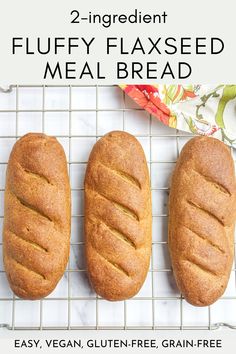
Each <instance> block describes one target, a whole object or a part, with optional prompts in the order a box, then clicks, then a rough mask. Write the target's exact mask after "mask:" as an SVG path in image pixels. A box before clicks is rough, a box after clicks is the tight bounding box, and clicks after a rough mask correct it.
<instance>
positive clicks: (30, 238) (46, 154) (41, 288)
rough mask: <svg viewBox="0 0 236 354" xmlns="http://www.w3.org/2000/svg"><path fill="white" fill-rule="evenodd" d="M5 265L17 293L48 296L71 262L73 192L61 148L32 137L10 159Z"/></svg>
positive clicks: (50, 139)
mask: <svg viewBox="0 0 236 354" xmlns="http://www.w3.org/2000/svg"><path fill="white" fill-rule="evenodd" d="M4 213H5V215H4V229H3V252H4V265H5V270H6V273H7V277H8V281H9V283H10V286H11V288H12V290H13V291H14V293H15V294H16V295H17V296H19V297H22V298H25V299H40V298H42V297H45V296H47V295H48V294H49V293H50V292H51V291H52V290H53V289H54V288H55V286H56V285H57V283H58V281H59V280H60V278H61V277H62V275H63V273H64V270H65V267H66V264H67V261H68V256H69V244H70V186H69V178H68V172H67V163H66V157H65V153H64V150H63V148H62V147H61V145H60V144H59V143H58V141H57V140H56V139H55V138H53V137H48V136H46V135H44V134H36V133H29V134H27V135H25V136H23V137H22V138H21V139H19V140H18V141H17V142H16V144H15V145H14V147H13V150H12V152H11V155H10V159H9V163H8V168H7V177H6V190H5V211H4Z"/></svg>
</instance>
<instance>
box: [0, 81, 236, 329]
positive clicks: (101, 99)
mask: <svg viewBox="0 0 236 354" xmlns="http://www.w3.org/2000/svg"><path fill="white" fill-rule="evenodd" d="M42 96H43V91H42V88H40V87H39V88H20V89H19V92H18V102H17V97H16V90H15V89H14V90H13V92H12V93H8V94H2V93H0V136H1V137H0V216H1V218H0V228H1V230H2V221H3V219H2V216H3V195H4V191H3V189H4V185H5V171H6V162H7V161H8V157H9V153H10V151H11V148H12V146H13V144H14V142H15V140H16V139H15V135H23V134H25V133H26V132H29V131H31V132H32V131H42V130H44V132H45V133H47V134H51V135H55V136H61V135H63V137H59V138H58V139H59V141H60V142H61V143H62V145H63V147H64V149H65V151H66V154H67V158H68V161H69V157H70V162H74V163H73V164H71V165H70V178H71V187H72V189H80V190H72V214H73V215H77V216H73V217H72V234H71V254H70V261H69V264H68V267H67V271H66V272H65V274H64V276H63V278H62V279H61V281H60V282H59V284H58V286H57V287H56V289H55V290H54V291H53V293H52V294H51V295H50V296H48V297H47V298H46V299H44V300H43V301H41V302H40V301H24V300H20V299H17V300H15V301H14V307H13V301H12V297H13V294H12V292H11V290H10V288H9V286H8V283H7V280H6V275H5V273H4V268H3V264H2V243H1V244H0V324H2V323H5V324H8V325H9V326H11V325H12V324H13V322H14V325H15V326H16V327H32V326H33V327H38V326H40V325H41V326H43V327H67V326H68V323H69V324H70V325H71V327H74V326H86V327H87V326H88V327H95V326H100V327H103V326H105V327H106V326H108V327H116V326H118V327H122V326H127V327H133V326H134V327H136V326H148V327H149V326H150V327H152V326H175V327H179V326H180V325H181V323H182V324H183V326H208V325H209V314H210V320H211V323H212V324H213V323H216V322H227V323H230V324H234V325H236V316H235V313H236V299H230V298H231V297H236V284H235V272H233V271H232V274H231V277H230V281H229V285H228V288H227V290H226V292H225V294H224V296H223V298H221V299H220V300H218V301H217V302H216V303H215V304H214V305H212V306H211V307H210V309H209V308H197V307H193V306H191V305H189V304H188V303H187V302H186V301H185V300H181V299H180V294H179V292H178V289H177V287H176V284H175V280H174V278H173V274H172V272H171V264H170V258H169V254H168V247H167V244H166V242H167V220H168V218H167V216H166V214H167V201H168V190H167V188H168V186H169V179H170V174H171V172H172V170H173V167H174V161H175V160H176V158H177V148H176V147H177V143H176V137H175V135H176V130H174V129H171V128H169V127H165V126H164V125H163V124H161V123H159V122H158V121H157V120H156V119H150V116H149V114H148V113H146V112H144V111H141V110H138V109H137V108H138V107H137V106H136V104H135V103H134V102H133V101H131V100H130V99H129V98H128V97H125V107H126V108H127V109H128V110H126V111H122V110H121V109H122V108H123V107H124V102H123V99H124V96H123V92H122V91H121V90H120V89H119V88H117V87H100V88H99V90H98V108H99V109H100V110H101V111H99V112H98V113H97V114H96V110H95V109H96V89H95V88H94V87H84V88H81V87H73V88H72V91H71V107H72V112H71V114H70V113H69V111H63V112H62V111H61V112H60V110H68V109H69V89H68V88H45V100H44V104H45V106H44V108H45V109H47V110H58V112H52V111H51V112H48V111H47V112H45V113H43V112H42V109H43V101H42ZM16 104H17V105H18V109H20V110H21V112H19V113H16V112H2V111H3V110H9V109H10V110H14V109H16ZM32 109H33V110H39V111H38V112H30V111H29V110H32ZM86 109H94V111H87V110H86ZM103 109H105V110H103ZM109 109H110V111H107V110H109ZM132 109H134V110H132ZM24 110H26V111H27V112H24ZM40 110H41V111H40ZM73 110H81V111H73ZM116 110H117V111H116ZM69 119H71V132H72V135H79V137H72V138H71V141H70V142H69V138H68V137H65V136H67V135H68V134H69V126H70V125H69ZM16 122H17V124H16ZM117 129H119V130H122V129H125V130H126V131H128V132H130V133H132V134H134V135H137V136H138V139H139V141H140V142H141V144H142V146H143V148H144V151H145V154H146V157H147V160H148V161H152V167H151V180H152V188H154V189H155V190H153V191H152V198H153V214H154V215H156V216H155V217H153V241H154V242H155V244H153V249H152V262H151V264H150V271H149V273H148V276H147V279H146V281H145V283H144V285H143V287H142V289H141V290H140V292H139V293H138V294H137V296H136V297H135V298H133V299H130V300H127V301H126V302H123V301H121V302H108V301H106V300H103V299H97V298H96V294H95V293H94V291H93V289H92V288H91V286H90V284H89V281H88V277H87V273H86V271H85V260H84V245H83V216H81V215H82V214H83V190H82V188H83V179H84V173H85V168H86V165H85V164H80V162H86V161H87V159H88V155H89V152H90V150H91V148H92V146H93V144H94V143H95V142H96V135H99V136H100V135H103V134H105V133H106V132H108V131H111V130H117ZM150 132H151V134H153V137H152V138H150V137H149V133H150ZM179 135H180V136H179V138H178V139H179V147H180V149H181V148H182V146H183V145H184V144H185V142H186V141H187V140H188V139H190V138H191V136H190V135H189V136H188V135H187V134H186V133H182V134H181V132H180V133H179ZM69 149H70V152H69ZM78 215H79V216H78ZM161 215H163V216H162V217H161ZM1 234H2V233H1ZM1 237H2V236H1V235H0V242H2V240H1ZM233 267H234V268H235V266H233ZM152 270H154V271H152ZM68 298H69V299H70V300H68ZM13 308H14V310H13ZM13 311H14V312H13Z"/></svg>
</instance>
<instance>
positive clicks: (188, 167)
mask: <svg viewBox="0 0 236 354" xmlns="http://www.w3.org/2000/svg"><path fill="white" fill-rule="evenodd" d="M235 217H236V184H235V174H234V162H233V159H232V157H231V153H230V149H229V148H228V147H227V146H226V145H225V144H224V143H222V142H220V141H219V140H217V139H214V138H209V137H196V138H194V139H191V140H190V141H189V142H188V143H187V144H186V145H185V146H184V148H183V150H182V152H181V154H180V157H179V159H178V161H177V164H176V168H175V170H174V173H173V176H172V183H171V190H170V199H169V250H170V255H171V260H172V266H173V271H174V276H175V278H176V282H177V285H178V287H179V290H180V291H181V292H182V293H183V295H184V297H185V298H186V300H187V301H188V302H189V303H191V304H192V305H196V306H206V305H210V304H212V303H214V302H215V301H216V300H217V299H218V298H219V297H220V296H221V295H222V294H223V293H224V291H225V288H226V286H227V283H228V279H229V276H230V272H231V268H232V262H233V254H234V223H235Z"/></svg>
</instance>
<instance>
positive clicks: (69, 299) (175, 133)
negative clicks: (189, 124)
mask: <svg viewBox="0 0 236 354" xmlns="http://www.w3.org/2000/svg"><path fill="white" fill-rule="evenodd" d="M36 87H38V88H42V108H41V109H31V110H26V109H19V91H20V89H22V88H36ZM47 87H55V88H57V87H66V88H68V89H69V107H68V109H46V108H45V88H47ZM73 87H81V88H83V87H94V88H95V90H96V108H91V109H90V108H89V109H72V106H71V89H72V88H73ZM101 87H110V86H108V85H101V86H97V85H87V86H85V85H71V86H64V85H60V86H54V85H48V86H46V85H15V86H12V87H11V89H15V90H16V102H15V108H14V109H9V110H6V109H3V110H0V113H15V114H16V122H15V124H16V125H15V135H7V136H6V135H5V136H2V135H0V139H6V138H10V139H11V138H12V139H14V140H17V139H18V138H19V137H20V136H22V135H20V134H19V130H18V117H19V113H24V112H30V113H34V112H39V113H42V126H41V131H42V132H45V113H47V112H55V113H57V112H67V113H68V114H69V115H68V117H69V134H68V135H56V134H55V136H56V137H57V138H68V139H69V156H68V168H69V174H70V170H71V165H79V164H86V163H87V162H86V161H73V160H72V159H71V139H72V138H80V137H82V138H85V137H93V138H96V140H97V139H98V138H100V137H101V136H102V135H101V134H98V113H99V112H122V113H123V130H126V127H125V122H126V119H127V117H125V113H126V112H130V111H136V112H137V111H143V109H141V108H138V107H137V108H127V107H126V103H125V94H124V93H123V100H122V107H119V108H116V109H111V108H110V109H99V105H98V92H99V88H101ZM6 94H7V93H6ZM72 112H95V114H96V134H95V135H78V134H73V131H72V129H71V115H72ZM151 124H152V118H151V116H150V119H149V126H148V134H134V135H135V136H136V137H137V138H144V137H145V138H149V140H150V144H149V145H150V148H149V159H148V161H147V162H148V164H149V167H150V176H151V175H152V174H151V169H152V164H154V163H159V164H167V163H172V164H175V162H176V161H168V160H165V161H158V160H155V159H153V158H152V144H151V141H152V138H163V137H168V138H171V139H174V140H175V142H176V152H177V154H176V155H177V157H178V155H179V150H180V149H179V138H180V137H181V138H183V137H189V135H187V134H180V133H179V132H178V131H177V130H174V129H173V134H161V135H159V134H155V133H152V129H151ZM6 164H7V163H6V162H0V165H6ZM78 190H80V191H82V190H83V188H72V191H78ZM168 190H169V189H168V188H152V191H167V192H168ZM0 191H2V192H3V191H4V189H1V190H0ZM2 217H3V216H0V218H1V219H2ZM83 217H84V215H83V214H73V215H72V218H83ZM153 217H156V218H160V220H162V219H163V218H167V217H168V215H167V214H166V213H162V214H155V213H153ZM83 244H84V242H71V245H78V246H79V245H83ZM166 244H167V241H153V242H152V245H166ZM0 245H2V243H0ZM70 259H71V256H70ZM70 259H69V262H68V267H67V269H66V271H65V274H67V276H68V296H67V297H58V298H57V297H53V298H50V297H49V298H45V299H42V300H39V303H40V312H39V326H31V327H28V326H16V310H15V307H16V303H17V302H19V301H22V300H21V299H19V298H17V297H16V296H15V295H14V294H12V297H9V298H8V297H6V298H5V297H2V298H0V303H1V302H3V303H4V302H5V301H11V302H12V321H11V323H0V327H6V328H8V329H15V330H17V329H19V330H22V329H25V330H29V329H40V330H44V329H67V330H70V329H72V330H73V329H97V330H98V329H152V330H154V329H180V330H184V329H206V330H211V329H216V328H219V327H222V326H227V327H229V328H233V329H236V327H235V326H233V325H231V324H230V323H221V322H219V323H212V322H211V316H212V313H211V307H210V306H209V308H208V324H207V325H204V326H203V325H193V326H192V325H191V326H190V325H184V324H183V317H184V309H183V297H182V295H181V294H179V295H178V296H155V295H154V278H153V276H154V273H162V272H164V273H165V272H172V269H170V268H166V269H165V268H163V269H160V268H159V269H158V268H155V267H154V265H153V253H152V257H151V268H150V270H149V273H151V279H152V281H151V284H152V286H151V289H152V291H151V292H152V295H151V296H150V297H147V296H136V297H134V298H133V299H130V300H126V301H124V308H123V311H124V321H123V325H117V326H112V325H109V326H104V325H99V304H100V303H101V302H105V301H106V300H104V299H102V298H100V297H99V296H97V295H96V296H95V297H85V296H79V297H75V296H71V282H70V275H71V273H73V272H86V269H73V268H71V267H70V263H71V261H70ZM235 262H236V254H235ZM235 268H236V267H235ZM235 268H234V269H233V270H232V272H234V273H235V287H236V269H235ZM0 273H5V272H4V271H0ZM53 300H54V301H59V302H60V301H67V302H68V322H67V325H66V326H61V325H60V326H54V325H53V326H46V325H44V324H43V318H44V312H45V311H44V303H45V302H48V301H53ZM80 300H88V301H95V302H96V323H95V325H94V326H92V325H91V326H86V325H84V326H77V325H72V324H71V302H73V301H80ZM142 300H143V301H150V303H151V304H152V305H151V306H152V320H151V322H150V325H145V326H133V325H127V310H128V307H129V303H130V301H142ZM161 300H165V301H167V302H168V301H171V300H177V301H179V306H180V323H179V325H158V321H157V323H156V321H155V313H156V311H155V304H156V302H157V301H161ZM221 300H224V301H228V300H234V301H236V296H225V297H223V298H222V299H221ZM144 306H145V305H144ZM0 322H1V321H0Z"/></svg>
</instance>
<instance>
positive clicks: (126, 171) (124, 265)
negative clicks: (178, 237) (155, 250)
mask: <svg viewBox="0 0 236 354" xmlns="http://www.w3.org/2000/svg"><path fill="white" fill-rule="evenodd" d="M85 237H86V239H85V241H86V255H87V265H88V272H89V276H90V280H91V282H92V285H93V287H94V289H95V290H96V292H97V293H98V294H99V295H101V296H102V297H104V298H106V299H108V300H122V299H126V298H129V297H131V296H134V295H135V294H136V293H137V292H138V290H139V289H140V287H141V286H142V284H143V282H144V280H145V277H146V274H147V271H148V267H149V260H150V253H151V192H150V181H149V173H148V167H147V163H146V159H145V155H144V152H143V149H142V147H141V145H140V143H139V142H138V141H137V140H136V139H135V138H134V137H133V136H132V135H130V134H128V133H125V132H120V131H115V132H111V133H108V134H107V135H105V136H104V137H103V138H101V139H100V140H99V141H98V142H97V143H96V144H95V146H94V148H93V150H92V152H91V154H90V158H89V162H88V166H87V171H86V177H85Z"/></svg>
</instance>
